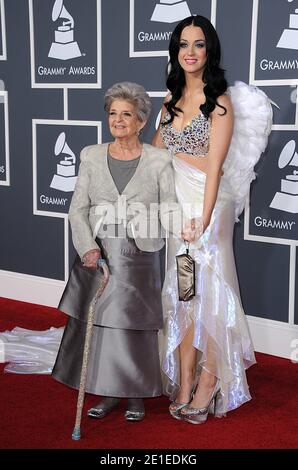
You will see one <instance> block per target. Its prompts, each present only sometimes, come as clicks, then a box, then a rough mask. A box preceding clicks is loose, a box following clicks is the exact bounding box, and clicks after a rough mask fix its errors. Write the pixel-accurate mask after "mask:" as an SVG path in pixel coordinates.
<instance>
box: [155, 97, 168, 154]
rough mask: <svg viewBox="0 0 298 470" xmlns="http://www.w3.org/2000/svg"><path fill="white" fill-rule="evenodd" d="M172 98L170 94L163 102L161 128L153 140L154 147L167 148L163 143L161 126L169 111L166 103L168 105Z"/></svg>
mask: <svg viewBox="0 0 298 470" xmlns="http://www.w3.org/2000/svg"><path fill="white" fill-rule="evenodd" d="M170 96H171V95H170V93H168V94H167V96H166V97H165V99H164V102H163V105H162V108H161V116H160V121H159V126H158V129H157V131H156V132H155V135H154V137H153V140H152V145H154V147H159V148H161V149H165V148H166V146H165V144H164V143H163V140H162V137H161V135H160V126H161V122H162V120H163V118H164V115H165V113H166V111H167V108H166V107H165V103H166V102H167V101H169V99H170Z"/></svg>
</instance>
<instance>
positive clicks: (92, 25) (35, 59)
mask: <svg viewBox="0 0 298 470" xmlns="http://www.w3.org/2000/svg"><path fill="white" fill-rule="evenodd" d="M196 13H199V14H202V15H204V16H207V17H208V18H210V19H211V21H212V22H213V24H214V25H215V26H216V29H217V31H218V33H219V36H220V39H221V43H222V49H223V65H224V68H225V69H226V71H227V77H228V80H229V83H230V84H231V85H232V84H233V82H234V81H235V80H242V81H245V82H247V83H251V84H255V85H257V86H259V87H260V88H261V89H262V90H264V91H265V92H266V93H267V94H268V95H269V96H270V98H271V99H272V100H273V101H274V102H275V103H276V106H275V107H274V127H273V131H272V134H271V136H270V142H269V146H268V150H267V151H266V153H265V154H264V155H263V157H262V159H261V161H260V163H259V164H258V166H257V173H258V179H257V180H256V181H255V182H254V183H253V185H252V188H251V198H250V207H247V209H246V210H245V213H244V215H243V216H242V218H241V222H240V223H239V224H237V226H236V227H235V255H236V262H237V269H238V274H239V281H240V287H241V293H242V300H243V304H244V308H245V311H246V313H247V315H248V316H249V317H248V318H249V322H250V325H251V329H252V333H253V336H254V340H255V343H256V348H257V349H259V350H263V351H266V352H270V353H272V354H279V355H283V356H287V357H289V356H290V351H291V348H292V349H293V348H294V347H295V345H296V346H297V345H298V341H296V340H295V338H298V282H297V280H298V276H297V275H296V274H297V271H298V264H297V263H296V251H297V250H296V247H297V240H298V215H297V214H298V153H297V152H298V146H297V129H298V107H297V84H298V0H187V1H181V0H160V1H158V0H84V1H81V0H0V221H1V232H0V270H1V271H0V295H2V296H4V297H13V298H16V299H21V300H28V301H31V302H36V303H43V304H46V305H57V302H58V300H59V297H60V295H61V292H62V289H63V286H64V285H65V281H66V279H67V276H68V273H69V268H70V266H71V264H72V261H73V258H74V249H73V246H72V243H71V237H70V230H69V227H68V222H67V213H68V209H69V204H70V200H71V197H72V192H73V189H74V185H75V182H76V177H77V173H78V166H79V154H80V150H81V149H82V147H84V146H85V145H88V144H93V143H97V142H104V141H107V140H109V139H110V136H109V132H108V127H107V122H106V115H105V112H104V110H103V95H104V91H105V90H106V89H107V88H108V87H109V86H111V85H112V84H113V83H115V82H118V81H122V80H130V81H135V82H139V83H141V84H142V85H143V86H144V87H145V88H146V89H147V91H148V92H149V93H150V95H151V97H152V101H153V108H154V109H153V114H152V119H151V122H150V124H149V125H148V126H147V129H146V132H145V134H144V140H145V141H147V142H150V141H151V139H152V136H153V133H154V129H155V123H156V119H157V117H158V112H159V109H160V107H161V103H162V99H163V97H164V96H165V93H166V90H165V68H166V64H167V48H168V42H169V38H170V35H171V31H172V30H173V28H174V27H175V25H176V24H177V21H179V20H180V19H182V18H184V17H185V16H189V15H190V14H196ZM247 112H248V113H249V109H248V110H247ZM295 341H296V342H295Z"/></svg>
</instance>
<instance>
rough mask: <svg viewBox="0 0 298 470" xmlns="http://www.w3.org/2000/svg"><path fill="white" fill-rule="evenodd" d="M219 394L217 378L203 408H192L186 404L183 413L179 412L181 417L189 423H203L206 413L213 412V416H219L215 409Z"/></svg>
mask: <svg viewBox="0 0 298 470" xmlns="http://www.w3.org/2000/svg"><path fill="white" fill-rule="evenodd" d="M219 395H220V386H219V380H217V382H216V384H215V387H214V389H213V392H212V395H211V398H210V400H209V403H208V405H207V406H205V407H204V408H194V407H193V406H191V405H186V407H185V408H184V413H181V419H183V420H184V421H187V422H188V423H191V424H203V423H205V422H206V421H207V418H208V413H213V414H214V415H215V416H218V417H220V416H221V415H219V414H217V411H216V408H217V407H216V403H217V399H218V398H219Z"/></svg>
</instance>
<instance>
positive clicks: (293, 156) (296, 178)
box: [270, 140, 298, 214]
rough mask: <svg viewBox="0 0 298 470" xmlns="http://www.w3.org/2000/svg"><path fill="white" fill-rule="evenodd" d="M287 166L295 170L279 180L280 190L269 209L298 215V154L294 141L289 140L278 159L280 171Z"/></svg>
mask: <svg viewBox="0 0 298 470" xmlns="http://www.w3.org/2000/svg"><path fill="white" fill-rule="evenodd" d="M287 165H288V166H293V167H296V168H297V170H293V172H292V173H291V174H289V175H286V177H285V179H282V180H281V189H280V191H278V192H277V193H276V194H275V196H274V198H273V200H272V202H271V204H270V207H271V208H272V209H279V210H281V211H285V212H290V213H292V214H298V154H297V152H296V143H295V140H290V141H289V142H288V143H287V144H286V145H285V146H284V148H283V149H282V151H281V153H280V156H279V159H278V167H279V168H280V169H282V168H285V167H286V166H287Z"/></svg>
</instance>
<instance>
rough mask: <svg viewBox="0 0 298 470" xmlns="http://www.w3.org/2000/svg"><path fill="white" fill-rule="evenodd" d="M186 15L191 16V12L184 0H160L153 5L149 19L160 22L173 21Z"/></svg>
mask: <svg viewBox="0 0 298 470" xmlns="http://www.w3.org/2000/svg"><path fill="white" fill-rule="evenodd" d="M187 16H191V13H190V10H189V7H188V5H187V2H186V1H181V0H178V1H177V0H160V3H159V4H158V3H157V4H156V5H155V8H154V11H153V13H152V16H151V19H150V20H151V21H159V22H161V23H175V22H176V21H180V20H183V18H186V17H187Z"/></svg>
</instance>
